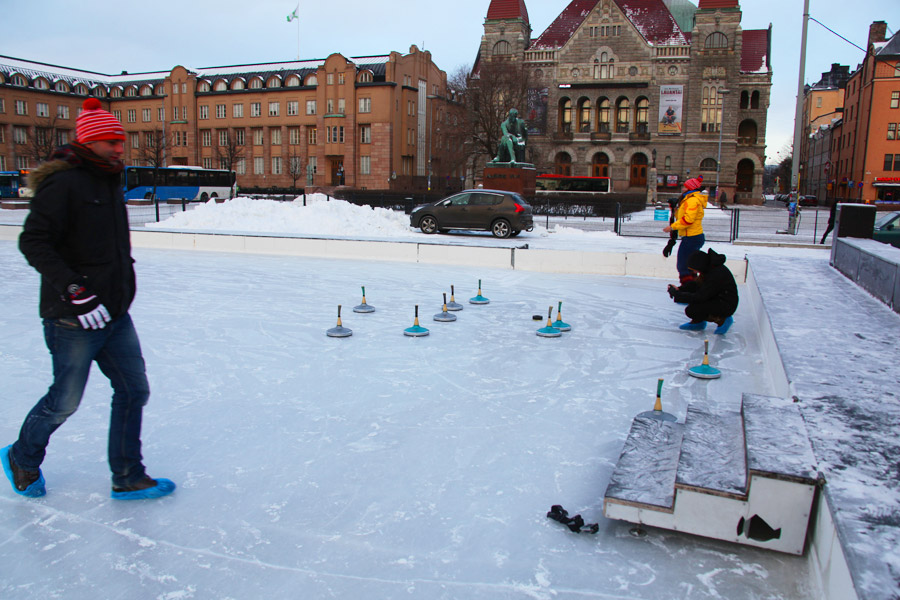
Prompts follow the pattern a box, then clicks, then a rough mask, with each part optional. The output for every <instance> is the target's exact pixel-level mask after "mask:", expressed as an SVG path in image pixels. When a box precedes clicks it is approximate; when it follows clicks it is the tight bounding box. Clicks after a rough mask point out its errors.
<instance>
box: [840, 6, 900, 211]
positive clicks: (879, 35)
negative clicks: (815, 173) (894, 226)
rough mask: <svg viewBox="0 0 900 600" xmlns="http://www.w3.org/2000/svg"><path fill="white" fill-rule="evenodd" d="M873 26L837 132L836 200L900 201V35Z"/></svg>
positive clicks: (884, 26) (878, 24) (850, 83)
mask: <svg viewBox="0 0 900 600" xmlns="http://www.w3.org/2000/svg"><path fill="white" fill-rule="evenodd" d="M886 33H887V24H886V23H885V22H884V21H876V22H874V23H872V25H871V26H870V27H869V39H868V44H867V52H866V56H865V58H864V60H863V62H862V64H860V66H859V67H858V68H857V69H856V71H854V72H853V74H852V75H851V76H850V80H849V81H848V83H847V86H846V90H845V97H844V111H843V118H842V119H841V121H840V122H839V123H838V124H836V125H835V127H834V131H833V133H832V136H833V141H832V158H831V163H832V171H831V172H832V180H831V181H832V184H833V187H834V188H835V191H834V196H835V197H836V198H838V199H846V200H852V201H855V202H891V203H896V202H898V199H900V35H898V34H894V36H893V37H891V38H890V39H886Z"/></svg>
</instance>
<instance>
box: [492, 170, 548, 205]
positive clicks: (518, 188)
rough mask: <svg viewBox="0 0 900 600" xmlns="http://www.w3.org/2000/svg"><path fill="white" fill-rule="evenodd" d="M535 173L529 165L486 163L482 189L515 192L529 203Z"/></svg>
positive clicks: (532, 191)
mask: <svg viewBox="0 0 900 600" xmlns="http://www.w3.org/2000/svg"><path fill="white" fill-rule="evenodd" d="M536 174H537V172H536V171H535V169H534V165H532V164H530V163H488V164H487V165H486V166H485V167H484V187H485V188H488V189H492V190H504V191H506V192H517V193H519V194H521V195H522V196H524V197H525V199H526V200H529V201H531V200H532V199H533V198H534V179H535V176H536Z"/></svg>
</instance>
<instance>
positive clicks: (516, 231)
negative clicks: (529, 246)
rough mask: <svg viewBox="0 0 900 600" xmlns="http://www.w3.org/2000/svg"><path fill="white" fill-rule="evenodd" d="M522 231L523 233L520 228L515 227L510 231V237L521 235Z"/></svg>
mask: <svg viewBox="0 0 900 600" xmlns="http://www.w3.org/2000/svg"><path fill="white" fill-rule="evenodd" d="M520 233H522V232H521V230H519V229H513V230H512V231H511V232H510V234H509V237H516V236H517V235H519V234H520Z"/></svg>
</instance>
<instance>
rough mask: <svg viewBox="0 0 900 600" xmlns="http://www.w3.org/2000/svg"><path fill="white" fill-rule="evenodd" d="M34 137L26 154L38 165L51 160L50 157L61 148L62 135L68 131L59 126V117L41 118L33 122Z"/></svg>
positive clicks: (30, 140)
mask: <svg viewBox="0 0 900 600" xmlns="http://www.w3.org/2000/svg"><path fill="white" fill-rule="evenodd" d="M32 123H33V126H32V131H33V132H34V135H32V136H31V138H30V139H29V140H28V146H27V150H26V154H27V156H28V158H30V159H33V160H34V161H35V162H37V163H38V164H40V163H43V162H46V161H48V160H50V155H51V154H53V151H54V150H56V148H57V146H60V145H61V144H60V141H62V140H61V134H62V133H63V132H66V134H68V130H67V129H61V128H60V127H59V126H58V118H57V117H41V118H39V119H34V120H33V121H32Z"/></svg>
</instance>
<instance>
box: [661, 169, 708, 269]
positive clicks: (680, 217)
mask: <svg viewBox="0 0 900 600" xmlns="http://www.w3.org/2000/svg"><path fill="white" fill-rule="evenodd" d="M702 191H703V176H702V175H701V176H699V177H694V178H692V179H688V180H687V181H685V182H684V195H683V196H682V198H681V201H680V202H679V203H678V207H677V208H676V210H675V218H674V220H673V221H672V223H671V224H670V225H669V226H668V227H666V228H664V229H663V231H665V232H668V233H671V232H675V233H676V234H677V235H678V237H680V238H681V243H680V244H679V245H678V259H677V262H676V268H677V269H678V279H679V281H680V282H681V284H682V285H683V284H684V283H686V282H688V281H693V280H694V275H693V274H692V273H691V270H690V269H689V268H688V266H687V262H688V257H689V256H690V255H691V254H693V253H694V252H696V251H697V250H699V249H700V248H702V247H703V244H704V243H705V242H706V237H705V236H704V235H703V209H704V208H706V196H704V195H702V194H701V192H702ZM670 244H671V242H670ZM668 248H669V249H670V250H671V246H669V247H668ZM664 254H665V253H664Z"/></svg>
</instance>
